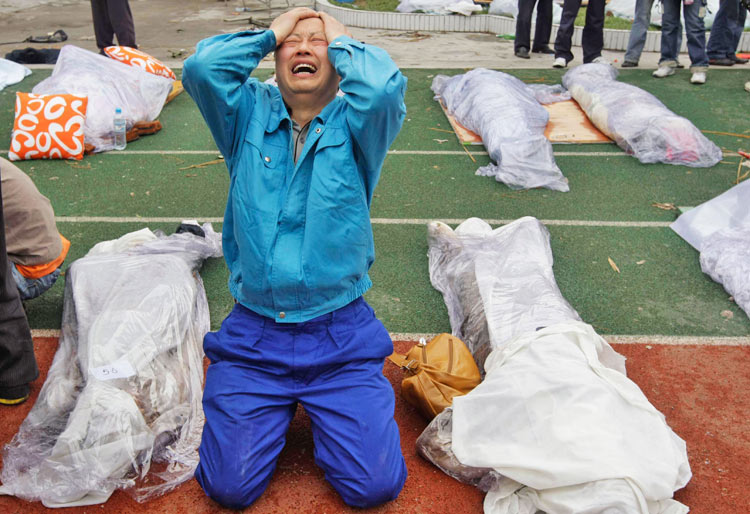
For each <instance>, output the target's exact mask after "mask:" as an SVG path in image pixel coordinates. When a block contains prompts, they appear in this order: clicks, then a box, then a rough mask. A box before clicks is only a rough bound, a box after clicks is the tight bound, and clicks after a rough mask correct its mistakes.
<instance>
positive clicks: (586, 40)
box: [581, 0, 604, 63]
mask: <svg viewBox="0 0 750 514" xmlns="http://www.w3.org/2000/svg"><path fill="white" fill-rule="evenodd" d="M581 40H582V41H581V46H583V62H584V63H589V62H591V61H593V60H594V59H596V58H597V57H601V55H602V48H604V0H589V5H588V7H586V24H585V25H584V27H583V35H582V37H581Z"/></svg>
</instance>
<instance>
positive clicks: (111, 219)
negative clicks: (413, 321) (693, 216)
mask: <svg viewBox="0 0 750 514" xmlns="http://www.w3.org/2000/svg"><path fill="white" fill-rule="evenodd" d="M194 218H195V215H193V216H182V217H148V216H55V221H56V222H57V223H180V222H181V221H182V220H185V219H194ZM199 221H201V222H208V223H222V222H223V221H224V218H199ZM370 221H371V222H372V224H373V225H427V224H428V223H430V222H432V221H435V219H433V218H371V219H370ZM439 221H442V222H443V223H447V224H449V225H458V224H460V223H461V222H463V221H465V220H464V219H463V218H442V219H440V220H439ZM485 221H486V222H487V223H489V224H490V225H507V224H508V223H511V222H512V221H515V220H512V219H486V220H485ZM540 221H541V222H542V223H543V224H545V225H556V226H564V227H628V228H664V227H669V225H671V224H672V222H671V221H606V220H540Z"/></svg>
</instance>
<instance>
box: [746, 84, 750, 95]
mask: <svg viewBox="0 0 750 514" xmlns="http://www.w3.org/2000/svg"><path fill="white" fill-rule="evenodd" d="M745 91H747V92H748V93H750V82H745Z"/></svg>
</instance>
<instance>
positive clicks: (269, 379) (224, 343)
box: [195, 297, 406, 509]
mask: <svg viewBox="0 0 750 514" xmlns="http://www.w3.org/2000/svg"><path fill="white" fill-rule="evenodd" d="M203 347H204V350H205V352H206V356H207V357H208V358H209V359H210V361H211V364H210V365H209V367H208V372H207V374H206V388H205V390H204V392H203V410H204V412H205V416H206V424H205V425H204V427H203V437H202V440H201V445H200V448H199V450H198V453H199V455H200V462H199V464H198V468H197V469H196V471H195V478H196V480H197V481H198V483H199V484H200V486H201V487H202V488H203V490H204V491H205V492H206V494H207V495H208V496H209V497H211V498H212V499H213V500H215V501H217V502H218V503H220V504H221V505H224V506H225V507H230V508H234V509H241V508H245V507H247V506H248V505H250V504H251V503H252V502H254V501H255V500H256V499H257V498H258V497H259V496H260V495H261V494H262V493H263V491H264V490H265V488H266V486H267V485H268V483H269V481H270V480H271V476H272V475H273V472H274V469H275V467H276V460H277V459H278V456H279V453H280V452H281V449H282V448H283V447H284V442H285V438H286V432H287V429H288V428H289V423H290V421H291V420H292V418H293V417H294V413H295V410H296V409H297V404H298V403H301V404H302V405H303V406H304V408H305V412H306V413H307V414H308V415H309V416H310V421H311V426H312V433H313V441H314V444H315V451H314V455H315V462H316V463H317V464H318V466H320V467H321V468H323V471H324V472H325V477H326V480H328V482H329V483H330V484H331V485H332V486H333V488H334V489H335V490H336V491H337V492H338V493H339V494H340V495H341V497H342V498H343V500H344V501H345V502H346V503H347V504H349V505H351V506H355V507H372V506H374V505H378V504H381V503H384V502H387V501H389V500H393V499H394V498H396V496H398V494H399V492H400V491H401V488H402V487H403V485H404V481H405V480H406V465H405V463H404V457H403V455H402V454H401V443H400V436H399V431H398V426H397V425H396V422H395V420H394V419H393V411H394V405H395V398H394V394H393V388H392V387H391V384H390V382H388V380H387V379H386V378H385V377H384V376H383V362H384V359H385V357H386V356H388V355H390V354H391V353H392V352H393V343H392V342H391V338H390V336H389V335H388V332H387V331H386V329H385V327H384V326H383V324H382V323H381V322H380V321H378V319H377V318H376V317H375V314H374V313H373V311H372V308H371V307H370V306H369V305H367V303H366V302H365V301H364V299H362V298H361V297H360V298H358V299H357V300H354V301H353V302H352V303H350V304H349V305H346V306H344V307H342V308H340V309H337V310H335V311H333V312H332V313H329V314H324V315H323V316H319V317H317V318H314V319H312V320H310V321H306V322H303V323H276V322H275V321H274V320H273V319H271V318H266V317H264V316H261V315H259V314H256V313H254V312H253V311H251V310H249V309H247V308H245V307H243V306H242V305H241V304H236V305H235V307H234V309H233V310H232V312H231V313H230V314H229V316H227V318H226V319H225V320H224V322H223V323H222V325H221V328H220V329H219V331H218V332H209V333H208V334H206V337H205V338H204V340H203Z"/></svg>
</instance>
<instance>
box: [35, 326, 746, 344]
mask: <svg viewBox="0 0 750 514" xmlns="http://www.w3.org/2000/svg"><path fill="white" fill-rule="evenodd" d="M31 335H32V337H60V330H59V329H47V328H35V329H32V330H31ZM390 335H391V339H393V340H394V341H415V342H416V341H419V339H420V338H422V337H424V338H425V339H427V340H428V341H429V340H430V339H432V338H433V337H435V336H436V335H437V334H434V333H427V332H425V333H419V332H391V333H390ZM602 337H604V339H605V340H606V341H607V342H608V343H610V344H652V345H659V346H750V337H717V336H665V335H640V336H634V335H605V336H602Z"/></svg>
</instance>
